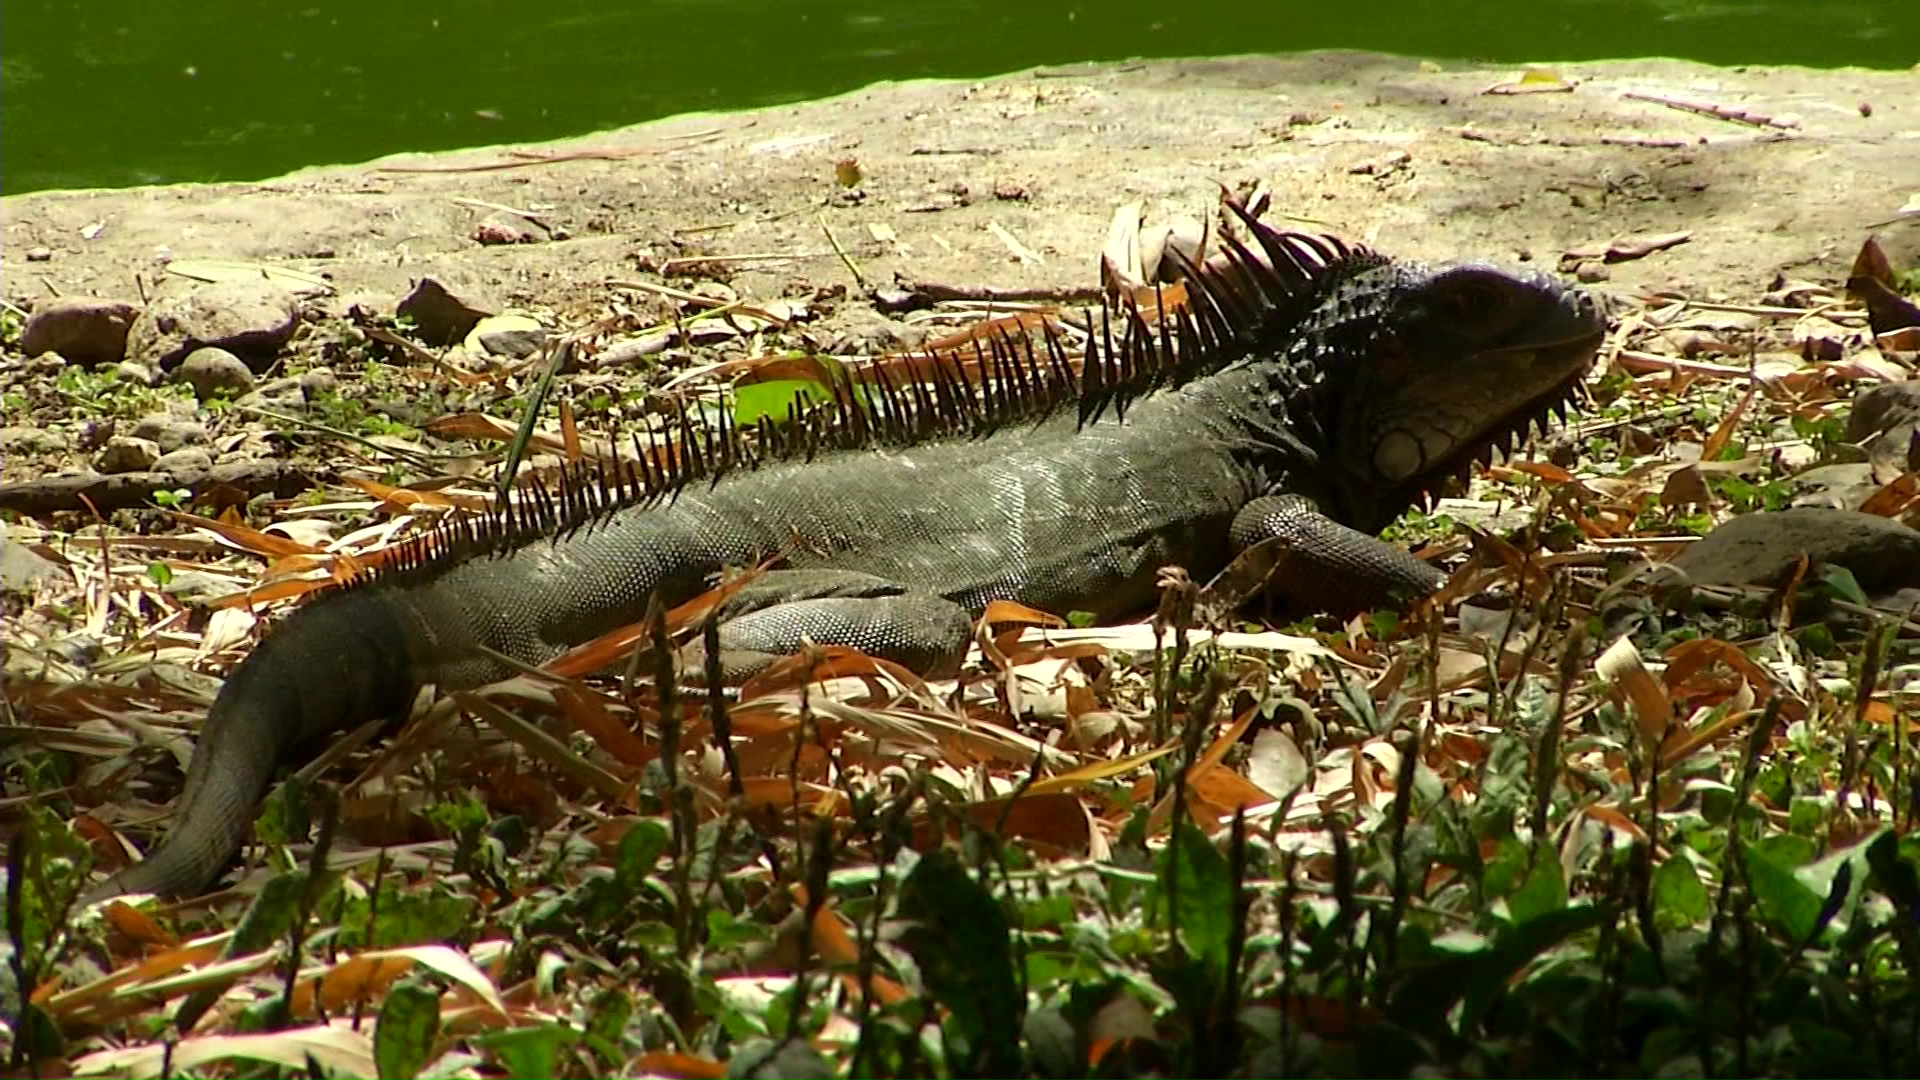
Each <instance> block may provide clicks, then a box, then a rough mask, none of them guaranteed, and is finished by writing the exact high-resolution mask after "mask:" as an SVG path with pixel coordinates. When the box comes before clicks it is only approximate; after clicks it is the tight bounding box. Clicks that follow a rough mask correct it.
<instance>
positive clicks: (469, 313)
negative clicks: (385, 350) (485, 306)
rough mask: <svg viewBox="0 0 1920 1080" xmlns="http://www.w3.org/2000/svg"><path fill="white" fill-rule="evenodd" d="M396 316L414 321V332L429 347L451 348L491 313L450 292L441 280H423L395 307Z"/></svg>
mask: <svg viewBox="0 0 1920 1080" xmlns="http://www.w3.org/2000/svg"><path fill="white" fill-rule="evenodd" d="M394 314H395V315H398V316H400V317H401V318H403V319H412V320H413V325H414V329H416V330H418V331H419V332H420V337H421V339H422V340H424V341H426V343H427V344H429V345H451V344H453V343H454V342H456V341H459V340H460V339H461V338H464V337H466V336H467V334H468V333H469V332H470V331H472V330H473V328H474V325H475V324H476V323H478V322H479V321H480V320H481V319H484V318H486V317H487V314H488V313H487V312H486V311H483V310H481V309H480V308H477V307H474V306H473V305H472V304H469V303H467V302H466V301H465V300H462V299H460V298H459V297H457V296H455V295H453V293H451V292H448V291H447V287H446V286H445V285H442V284H440V283H439V282H438V281H435V280H434V279H432V278H421V279H420V283H419V284H418V285H415V286H414V287H413V291H412V292H410V293H408V294H407V295H406V298H405V299H403V300H401V301H400V303H399V304H397V305H395V306H394Z"/></svg>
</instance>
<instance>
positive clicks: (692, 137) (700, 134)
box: [374, 128, 722, 173]
mask: <svg viewBox="0 0 1920 1080" xmlns="http://www.w3.org/2000/svg"><path fill="white" fill-rule="evenodd" d="M721 133H722V130H721V129H720V128H705V129H703V130H700V131H696V132H692V133H689V134H686V135H676V136H672V137H673V138H675V139H678V140H680V142H681V143H682V145H686V146H697V145H699V144H701V143H707V142H712V141H713V140H715V139H717V138H719V137H720V135H721ZM674 149H675V148H674V147H671V146H641V147H635V148H634V149H631V150H569V151H567V152H565V153H560V154H549V153H541V152H538V151H534V150H509V151H507V156H508V157H509V158H510V159H512V160H508V161H493V162H488V163H487V164H485V165H386V166H382V167H381V168H378V169H375V170H374V171H375V172H382V173H474V172H500V171H502V170H505V169H524V168H527V167H528V166H531V165H557V164H559V163H560V162H563V161H626V160H627V159H629V158H637V157H650V156H652V155H654V154H665V153H668V152H670V151H672V150H674Z"/></svg>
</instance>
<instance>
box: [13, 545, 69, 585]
mask: <svg viewBox="0 0 1920 1080" xmlns="http://www.w3.org/2000/svg"><path fill="white" fill-rule="evenodd" d="M66 577H67V572H66V571H65V570H62V569H61V568H60V564H59V563H57V562H54V561H53V560H52V559H48V558H46V557H44V556H42V555H40V554H39V553H37V552H35V551H34V550H33V549H32V548H30V547H28V546H27V545H25V544H16V543H14V542H13V541H12V540H9V539H7V538H6V537H4V536H0V592H10V593H23V594H31V593H32V592H33V590H34V588H35V586H38V585H39V584H40V583H42V582H46V583H48V584H51V583H53V582H56V581H60V580H61V579H63V578H66Z"/></svg>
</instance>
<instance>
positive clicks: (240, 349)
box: [129, 280, 300, 371]
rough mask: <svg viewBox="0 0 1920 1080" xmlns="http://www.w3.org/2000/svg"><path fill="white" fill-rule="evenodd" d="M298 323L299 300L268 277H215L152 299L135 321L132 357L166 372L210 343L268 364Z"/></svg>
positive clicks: (259, 366) (260, 365) (254, 363)
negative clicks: (198, 284)
mask: <svg viewBox="0 0 1920 1080" xmlns="http://www.w3.org/2000/svg"><path fill="white" fill-rule="evenodd" d="M299 325H300V302H299V300H298V299H297V298H296V297H295V296H294V295H293V294H292V293H290V292H288V291H287V290H285V289H283V288H281V287H280V286H278V285H275V284H273V283H272V282H270V281H252V280H248V281H216V282H214V283H213V284H210V285H202V286H200V287H199V288H197V289H194V290H193V291H192V292H188V293H180V294H175V295H173V296H169V297H164V298H162V299H159V300H155V301H154V302H153V304H152V306H150V307H148V308H147V310H146V313H145V314H144V315H143V316H142V317H141V318H140V319H139V320H137V321H136V322H135V323H134V327H133V336H132V340H131V342H130V344H129V348H130V351H131V352H132V354H133V355H134V356H135V357H139V358H143V359H147V360H151V361H153V362H155V363H157V364H159V365H160V367H161V369H162V370H169V369H171V368H173V367H175V366H176V365H178V364H179V363H180V362H181V361H182V360H185V359H186V357H187V354H189V353H191V352H193V351H194V350H196V349H199V348H202V347H205V346H209V345H211V346H213V347H215V348H220V349H225V350H227V351H228V352H230V353H232V354H233V355H235V356H237V357H240V358H241V359H242V360H245V361H246V362H247V364H248V365H249V366H250V367H251V368H252V369H253V370H255V371H264V370H266V368H267V367H269V366H270V365H271V364H272V363H273V360H274V357H275V356H277V355H278V354H279V352H280V350H281V349H282V348H283V347H284V346H285V345H286V343H287V341H288V340H289V339H291V338H292V337H293V332H294V330H295V329H297V328H298V327H299Z"/></svg>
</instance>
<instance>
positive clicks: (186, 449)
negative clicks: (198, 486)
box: [153, 446, 213, 476]
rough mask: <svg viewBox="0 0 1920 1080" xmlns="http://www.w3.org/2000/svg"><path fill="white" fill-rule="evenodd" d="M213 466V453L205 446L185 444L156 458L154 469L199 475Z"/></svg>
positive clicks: (156, 470)
mask: <svg viewBox="0 0 1920 1080" xmlns="http://www.w3.org/2000/svg"><path fill="white" fill-rule="evenodd" d="M211 468H213V454H212V453H211V452H209V451H208V450H207V449H206V448H205V447H203V446H183V447H181V448H180V449H178V450H175V451H173V452H172V453H168V454H161V455H160V456H159V457H158V458H156V459H154V462H153V470H154V471H155V472H164V473H182V474H193V475H196V476H197V475H199V474H200V473H203V472H206V471H207V470H208V469H211Z"/></svg>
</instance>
